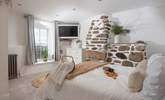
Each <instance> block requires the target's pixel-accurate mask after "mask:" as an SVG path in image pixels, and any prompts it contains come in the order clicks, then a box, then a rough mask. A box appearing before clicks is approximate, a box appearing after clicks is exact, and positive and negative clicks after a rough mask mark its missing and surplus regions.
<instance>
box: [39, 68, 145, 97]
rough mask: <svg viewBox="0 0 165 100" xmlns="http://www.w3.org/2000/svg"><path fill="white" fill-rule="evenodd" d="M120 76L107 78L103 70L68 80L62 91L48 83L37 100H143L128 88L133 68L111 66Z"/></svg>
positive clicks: (42, 87)
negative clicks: (129, 74)
mask: <svg viewBox="0 0 165 100" xmlns="http://www.w3.org/2000/svg"><path fill="white" fill-rule="evenodd" d="M110 66H111V67H113V68H114V69H115V71H116V72H117V73H118V74H119V76H118V77H117V79H116V80H114V79H112V78H110V77H107V76H106V75H105V74H104V72H103V70H102V68H98V69H95V70H93V71H91V72H88V73H86V74H83V75H80V76H78V77H76V78H74V79H73V80H66V81H65V82H64V84H63V87H62V89H61V90H60V91H56V89H55V88H54V86H53V84H52V83H51V82H49V81H46V82H45V84H44V85H42V86H41V87H40V88H39V90H38V91H37V98H36V99H37V100H143V99H142V97H140V96H139V93H131V92H129V91H128V88H127V80H128V79H127V78H128V73H129V71H130V70H131V69H132V68H126V67H122V66H116V65H110Z"/></svg>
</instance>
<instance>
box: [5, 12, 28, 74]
mask: <svg viewBox="0 0 165 100" xmlns="http://www.w3.org/2000/svg"><path fill="white" fill-rule="evenodd" d="M9 12H10V13H9V27H8V53H9V54H18V72H21V70H23V66H24V59H25V49H26V33H27V23H26V19H25V18H24V14H22V13H19V12H16V11H14V10H12V9H11V10H10V11H9Z"/></svg>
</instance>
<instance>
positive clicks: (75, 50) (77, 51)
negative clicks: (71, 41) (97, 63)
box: [66, 47, 82, 64]
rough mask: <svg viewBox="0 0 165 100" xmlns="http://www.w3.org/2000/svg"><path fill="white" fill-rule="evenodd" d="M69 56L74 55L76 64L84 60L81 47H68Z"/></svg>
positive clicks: (67, 53)
mask: <svg viewBox="0 0 165 100" xmlns="http://www.w3.org/2000/svg"><path fill="white" fill-rule="evenodd" d="M66 55H67V56H72V57H73V59H74V61H75V64H79V63H81V62H82V49H81V48H76V47H75V48H67V50H66Z"/></svg>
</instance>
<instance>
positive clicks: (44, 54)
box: [34, 20, 55, 63]
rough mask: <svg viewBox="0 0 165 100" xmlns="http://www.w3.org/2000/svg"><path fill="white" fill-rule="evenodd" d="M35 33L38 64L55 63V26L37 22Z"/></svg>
mask: <svg viewBox="0 0 165 100" xmlns="http://www.w3.org/2000/svg"><path fill="white" fill-rule="evenodd" d="M34 33H35V45H36V58H37V63H40V62H47V61H54V54H55V44H54V42H55V41H54V24H53V23H50V22H45V21H39V20H36V21H35V28H34Z"/></svg>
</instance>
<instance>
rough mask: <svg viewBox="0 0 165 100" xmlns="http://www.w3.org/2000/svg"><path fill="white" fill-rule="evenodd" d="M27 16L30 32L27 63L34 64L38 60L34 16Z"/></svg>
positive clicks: (28, 35)
mask: <svg viewBox="0 0 165 100" xmlns="http://www.w3.org/2000/svg"><path fill="white" fill-rule="evenodd" d="M26 18H27V26H28V34H27V47H26V61H25V64H26V65H32V64H34V63H36V62H37V58H36V46H35V34H34V16H32V15H28V16H26Z"/></svg>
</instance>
